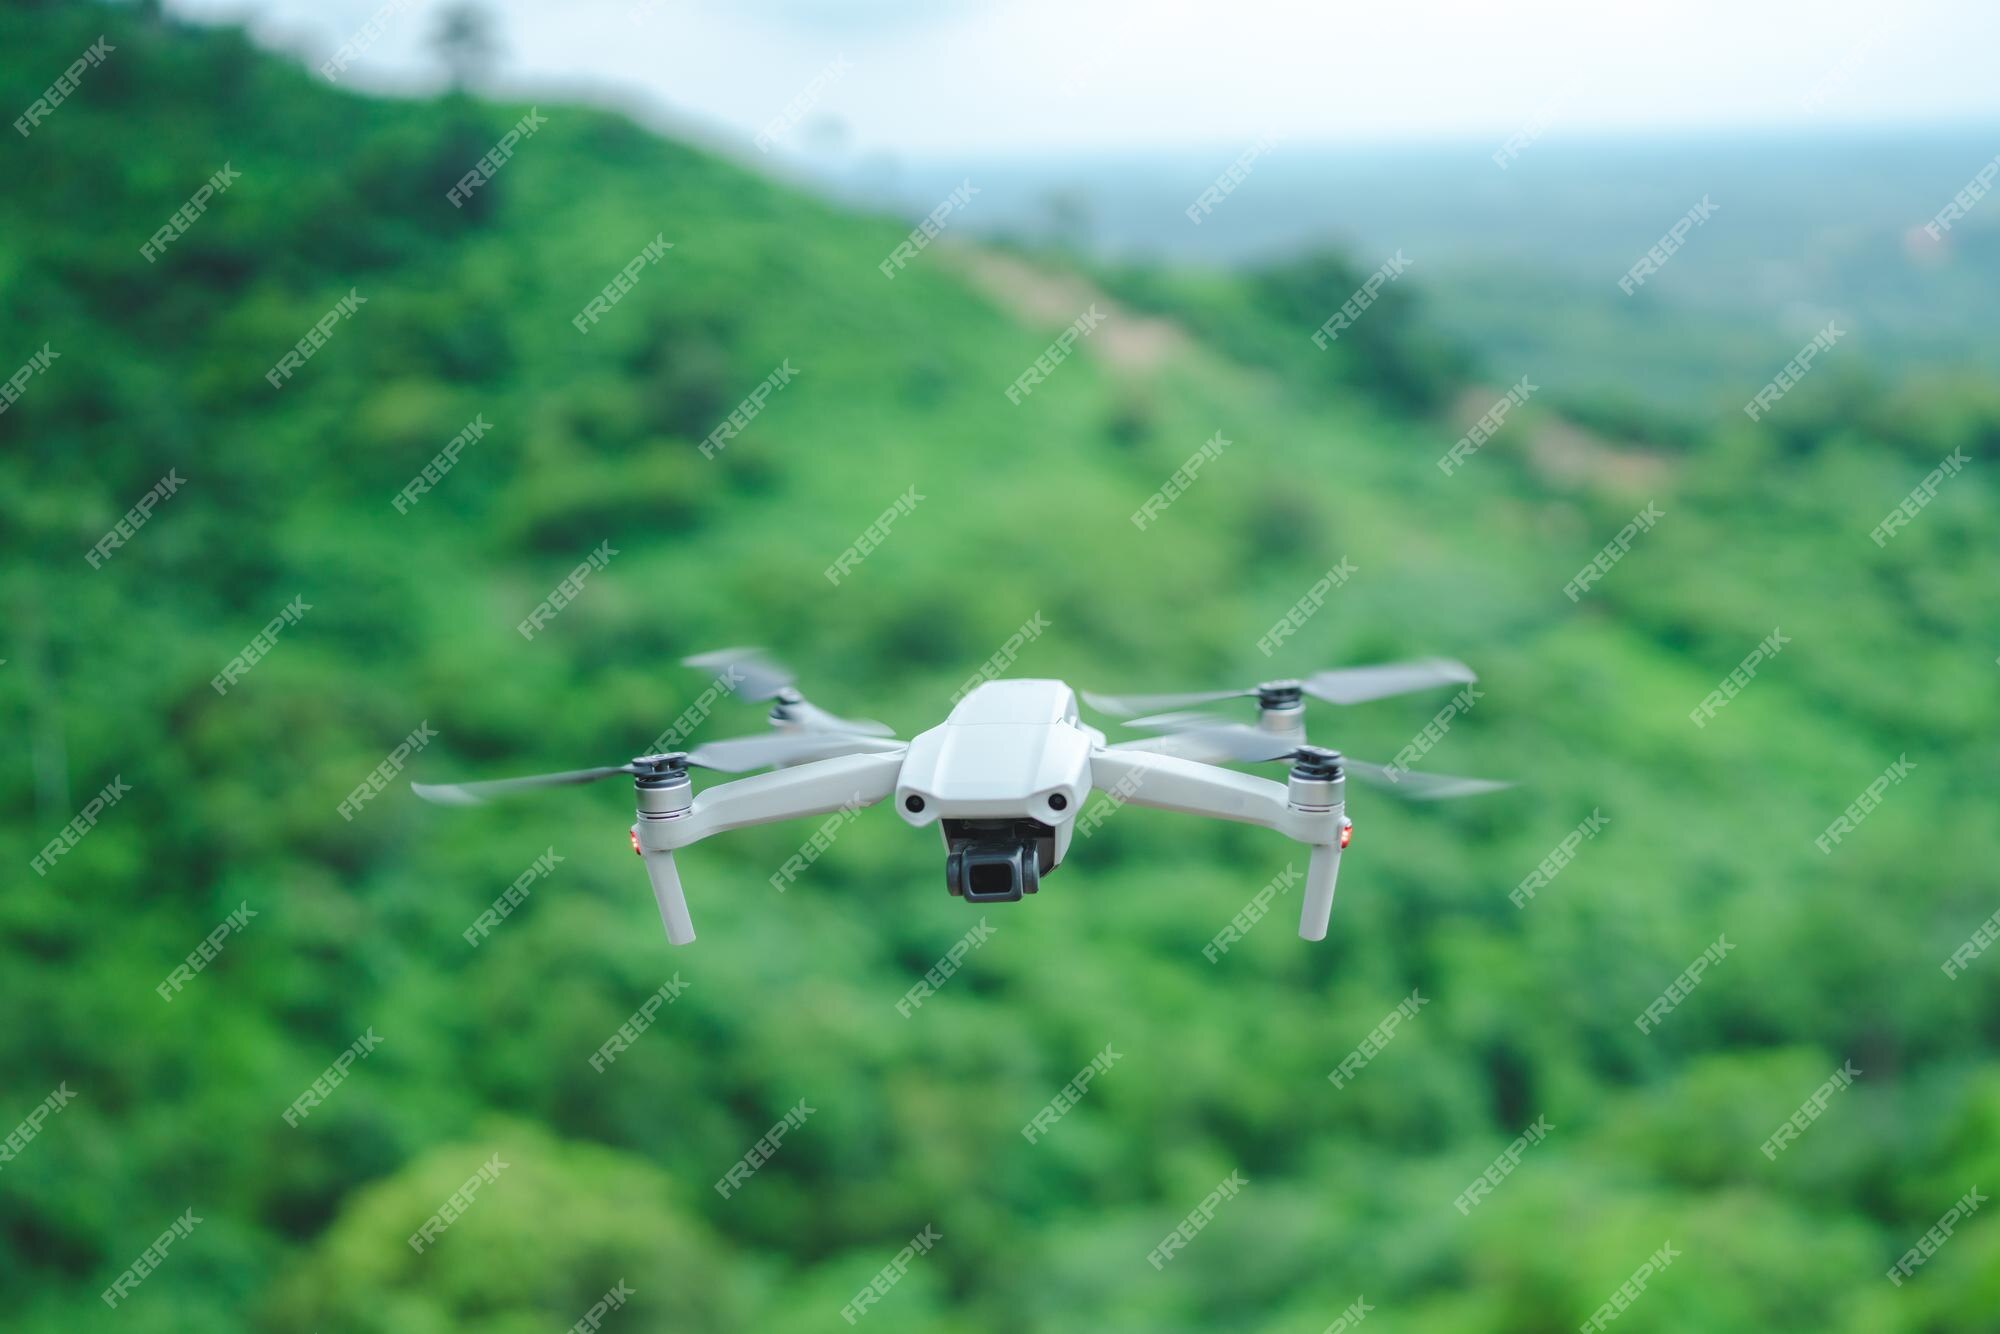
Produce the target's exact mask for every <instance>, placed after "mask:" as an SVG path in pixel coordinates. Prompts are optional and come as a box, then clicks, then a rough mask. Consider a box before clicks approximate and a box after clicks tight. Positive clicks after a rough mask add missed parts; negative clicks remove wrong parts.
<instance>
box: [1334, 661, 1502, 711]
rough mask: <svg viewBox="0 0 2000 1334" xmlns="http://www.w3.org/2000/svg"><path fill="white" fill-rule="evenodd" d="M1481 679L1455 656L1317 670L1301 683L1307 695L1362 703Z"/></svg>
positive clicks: (1338, 702)
mask: <svg viewBox="0 0 2000 1334" xmlns="http://www.w3.org/2000/svg"><path fill="white" fill-rule="evenodd" d="M1478 679H1479V677H1478V676H1477V675H1476V674H1475V673H1474V672H1473V670H1472V669H1471V668H1470V667H1468V666H1466V665H1465V664H1464V663H1462V662H1458V661H1456V660H1455V659H1452V658H1420V659H1418V660H1417V661H1415V662H1385V663H1381V664H1379V665H1377V666H1374V667H1337V668H1335V669H1334V670H1332V671H1330V672H1315V673H1313V674H1312V675H1311V676H1308V677H1307V678H1306V679H1305V680H1303V681H1301V682H1300V683H1299V685H1300V686H1301V688H1303V689H1304V690H1305V692H1306V693H1307V694H1308V695H1311V696H1312V697H1313V698H1315V699H1323V700H1325V701H1326V702H1327V703H1329V704H1359V703H1362V702H1363V701H1364V700H1371V699H1387V698H1388V697H1389V696H1391V695H1407V694H1409V693H1410V692H1412V691H1415V690H1428V689H1430V688H1431V687H1432V686H1442V685H1463V684H1464V683H1466V682H1468V681H1477V680H1478Z"/></svg>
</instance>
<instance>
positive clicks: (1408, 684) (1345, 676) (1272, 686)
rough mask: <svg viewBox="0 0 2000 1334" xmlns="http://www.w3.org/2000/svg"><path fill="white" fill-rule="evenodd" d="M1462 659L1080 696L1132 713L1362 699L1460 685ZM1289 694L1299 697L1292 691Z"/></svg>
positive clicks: (1464, 677) (1121, 714) (1469, 674)
mask: <svg viewBox="0 0 2000 1334" xmlns="http://www.w3.org/2000/svg"><path fill="white" fill-rule="evenodd" d="M1478 679H1479V678H1478V676H1477V675H1476V674H1474V672H1473V670H1472V669H1471V668H1470V667H1468V666H1466V665H1465V664H1464V663H1462V662H1459V661H1457V660H1456V659H1453V658H1418V659H1416V660H1415V661H1412V662H1385V663H1378V664H1376V665H1374V666H1372V667H1336V668H1335V669H1333V670H1332V671H1328V672H1315V673H1314V674H1313V675H1311V676H1308V677H1306V678H1304V679H1303V680H1297V681H1291V680H1286V681H1265V682H1262V683H1260V684H1258V685H1254V686H1251V687H1249V688H1248V689H1246V690H1197V691H1193V692H1190V693H1184V694H1178V695H1100V694H1097V693H1096V692H1094V691H1090V690H1086V691H1084V692H1083V698H1084V699H1085V701H1087V702H1088V703H1089V704H1090V706H1091V707H1092V708H1094V709H1096V710H1097V711H1098V712H1100V713H1108V714H1111V715H1112V716H1113V717H1117V718H1130V717H1133V716H1135V715H1138V714H1142V713H1152V712H1154V711H1156V710H1162V709H1184V708H1187V707H1188V706H1189V705H1191V704H1212V703H1214V702H1215V701H1217V700H1223V699H1242V698H1245V697H1248V696H1252V695H1264V694H1278V695H1283V694H1287V693H1290V692H1294V691H1304V692H1305V693H1306V694H1308V695H1311V696H1312V697H1313V698H1314V699H1323V700H1325V701H1326V702H1327V703H1329V704H1360V703H1362V702H1364V701H1366V700H1371V699H1386V698H1388V697H1389V696H1391V695H1407V694H1409V693H1410V692H1411V691H1413V690H1428V689H1430V688H1431V687H1432V686H1441V685H1462V684H1464V683H1466V682H1468V681H1476V680H1478ZM1293 698H1297V696H1296V695H1294V696H1293Z"/></svg>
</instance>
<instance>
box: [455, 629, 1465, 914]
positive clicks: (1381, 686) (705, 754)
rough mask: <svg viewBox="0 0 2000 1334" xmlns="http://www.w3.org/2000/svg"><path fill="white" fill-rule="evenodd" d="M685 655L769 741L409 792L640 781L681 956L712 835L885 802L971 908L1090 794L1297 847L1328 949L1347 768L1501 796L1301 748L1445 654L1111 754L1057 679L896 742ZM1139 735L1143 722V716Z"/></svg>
mask: <svg viewBox="0 0 2000 1334" xmlns="http://www.w3.org/2000/svg"><path fill="white" fill-rule="evenodd" d="M690 661H691V662H695V663H700V664H702V665H709V666H713V665H716V664H717V663H723V664H727V665H728V667H729V670H730V671H732V672H737V674H738V676H739V678H740V680H741V681H747V684H741V683H739V684H738V685H737V689H738V690H739V693H743V694H745V695H747V696H748V697H751V698H766V699H772V700H775V701H776V702H775V703H774V705H773V707H772V710H771V722H772V724H773V727H774V728H775V729H776V730H775V731H774V732H773V733H772V734H769V735H766V736H761V737H751V738H742V739H735V740H729V741H721V742H714V743H710V744H709V745H705V746H700V747H697V748H696V749H695V750H694V751H692V752H688V753H684V754H683V753H676V754H671V755H654V756H645V757H641V758H640V759H637V760H634V761H632V762H631V763H630V764H626V765H616V766H610V767H607V768H602V769H587V770H579V771H575V772H572V773H565V774H551V775H544V776H541V777H537V778H527V779H511V780H501V781H498V782H490V783H473V784H461V785H452V786H443V787H436V786H424V785H416V790H417V792H418V793H419V795H421V796H424V797H426V798H428V799H430V800H433V801H439V802H445V803H449V804H469V803H474V802H478V801H481V800H483V799H484V797H485V796H486V795H487V794H489V793H492V792H498V791H500V790H504V789H511V788H517V787H532V786H548V785H552V784H561V783H576V782H588V781H592V780H594V779H597V778H604V777H609V776H611V775H612V774H621V773H622V774H630V775H632V777H633V782H634V787H635V790H636V793H637V802H638V820H637V822H636V823H635V824H634V825H633V828H632V845H633V849H634V851H636V852H638V853H639V855H640V857H641V858H642V859H643V860H644V862H645V866H646V873H647V876H648V877H649V878H650V879H651V881H652V885H653V895H654V898H655V899H656V900H657V902H658V904H659V909H660V918H661V920H662V922H664V923H665V925H666V931H667V939H668V940H669V941H671V942H672V943H673V944H675V945H686V944H688V943H690V942H691V941H693V940H694V924H693V921H692V919H691V918H690V917H689V915H688V907H687V896H686V894H685V893H684V891H683V890H682V887H681V877H680V868H679V866H678V865H677V863H676V861H675V854H676V853H678V852H680V851H681V850H682V849H683V848H687V847H689V846H691V845H693V844H695V843H699V842H700V841H701V840H703V839H705V838H711V837H713V836H714V835H716V834H723V833H727V832H729V831H730V830H732V829H742V828H744V827H746V826H749V825H758V824H767V823H770V822H773V821H778V820H791V819H797V818H801V817H806V816H813V815H824V814H828V813H830V812H834V811H843V810H844V811H853V810H856V809H859V808H860V807H863V806H872V805H874V804H876V803H877V802H880V801H883V800H889V799H893V801H894V804H895V809H896V813H897V814H898V815H900V816H901V817H902V819H903V821H904V823H906V824H909V825H911V826H913V827H917V828H923V827H926V826H936V827H937V828H938V830H939V833H940V836H941V838H942V840H943V842H944V846H945V853H946V884H947V887H948V888H949V889H950V891H951V892H952V893H953V894H954V895H958V896H960V897H963V898H965V899H966V900H968V901H970V902H974V903H997V902H1011V901H1015V900H1019V899H1020V898H1022V896H1023V895H1025V894H1033V893H1036V892H1037V891H1038V890H1039V888H1040V882H1041V879H1042V877H1043V876H1046V875H1047V874H1048V873H1049V872H1050V871H1052V870H1054V869H1055V868H1056V866H1057V865H1059V864H1060V863H1061V861H1062V859H1063V857H1064V855H1065V854H1066V853H1067V852H1068V851H1069V849H1070V845H1071V841H1072V837H1073V835H1074V834H1075V831H1076V821H1077V817H1078V815H1079V814H1080V813H1081V812H1082V811H1083V810H1084V807H1085V803H1086V801H1087V800H1088V799H1089V797H1090V794H1091V792H1092V791H1101V792H1105V793H1107V794H1109V795H1110V797H1111V799H1112V801H1114V802H1115V803H1116V804H1118V805H1126V804H1129V805H1135V806H1149V807H1154V808H1157V809H1160V810H1168V811H1178V812H1181V813H1183V814H1188V815H1204V816H1209V817H1211V818H1213V819H1218V820H1232V821H1236V822H1239V823H1242V824H1251V825H1258V826H1261V827H1263V828H1266V829H1269V830H1272V831H1273V832H1275V833H1277V834H1280V835H1282V836H1283V837H1285V838H1289V839H1292V840H1294V841H1295V842H1298V843H1302V844H1304V845H1305V846H1306V847H1307V848H1308V849H1309V850H1310V857H1309V861H1308V866H1307V871H1306V881H1305V893H1304V901H1303V903H1302V904H1301V907H1300V911H1299V935H1300V936H1301V937H1303V938H1304V939H1306V940H1322V939H1324V938H1325V937H1326V928H1327V920H1328V917H1329V916H1330V914H1331V913H1332V910H1333V889H1334V881H1335V879H1336V877H1337V876H1338V874H1339V871H1340V854H1341V849H1343V848H1345V847H1346V846H1347V842H1348V838H1349V836H1350V834H1351V832H1352V828H1353V826H1352V824H1351V822H1350V821H1349V820H1348V818H1347V814H1346V800H1345V786H1346V784H1345V777H1346V774H1347V773H1348V772H1354V773H1356V774H1357V775H1359V776H1361V777H1364V778H1368V779H1370V780H1371V781H1383V782H1386V783H1388V784H1390V785H1400V784H1403V783H1405V782H1408V783H1409V786H1407V787H1403V789H1402V791H1403V795H1406V796H1413V797H1419V798H1425V797H1439V796H1457V795H1464V794H1467V793H1470V792H1476V791H1485V790H1489V789H1491V788H1494V787H1499V786H1504V784H1496V783H1488V782H1485V781H1483V780H1476V779H1444V778H1440V777H1437V776H1433V775H1411V774H1409V773H1408V772H1407V771H1404V772H1403V773H1402V774H1401V775H1400V776H1398V775H1397V774H1396V773H1395V772H1394V771H1392V770H1388V769H1384V768H1382V767H1381V766H1376V765H1368V764H1365V763H1364V762H1362V761H1358V760H1349V759H1345V758H1343V757H1342V756H1340V755H1339V754H1338V753H1337V752H1334V751H1330V750H1324V749H1320V748H1318V747H1314V746H1309V745H1306V744H1305V731H1304V709H1303V707H1302V704H1301V700H1300V694H1301V690H1303V691H1304V692H1305V693H1309V694H1312V695H1314V696H1315V697H1317V698H1322V699H1331V700H1333V701H1334V702H1340V703H1346V702H1354V701H1356V700H1359V699H1371V698H1379V697H1381V696H1383V695H1387V694H1396V693H1402V692H1404V691H1407V690H1411V689H1417V688H1420V687H1422V686H1426V685H1436V684H1440V683H1442V682H1444V681H1447V680H1454V681H1455V680H1470V679H1471V673H1470V672H1469V671H1468V670H1467V669H1465V668H1464V667H1463V666H1462V665H1460V664H1457V663H1452V662H1449V661H1447V660H1442V659H1437V660H1427V661H1425V662H1421V663H1412V664H1400V665H1397V666H1395V667H1387V668H1383V667H1371V668H1350V669H1346V670H1345V671H1341V672H1328V673H1321V674H1320V675H1319V676H1317V677H1313V678H1309V679H1308V680H1307V681H1305V682H1299V681H1283V682H1272V683H1266V684H1265V685H1263V686H1259V687H1255V688H1253V689H1251V690H1245V691H1227V692H1215V693H1212V694H1210V695H1205V696H1202V697H1199V698H1201V699H1208V698H1222V697H1233V696H1247V695H1255V696H1256V697H1257V698H1258V702H1259V705H1260V708H1259V717H1258V726H1257V727H1256V728H1249V727H1237V726H1230V725H1227V724H1224V723H1222V722H1221V721H1220V720H1217V719H1213V718H1207V717H1203V716H1200V715H1192V716H1191V715H1166V716H1164V717H1162V718H1159V719H1155V720H1152V725H1154V726H1165V727H1170V728H1177V729H1179V730H1175V731H1170V732H1168V733H1167V734H1164V735H1160V736H1154V737H1148V738H1146V739H1143V740H1138V741H1129V742H1122V743H1116V744H1114V743H1110V742H1107V741H1106V739H1105V736H1104V733H1102V732H1100V731H1098V730H1097V729H1096V728H1094V727H1091V726H1089V725H1088V724H1086V723H1085V722H1084V721H1083V720H1082V718H1081V717H1080V716H1079V714H1078V711H1077V694H1076V692H1075V691H1074V690H1072V689H1071V688H1070V687H1069V686H1067V685H1065V684H1064V683H1063V682H1061V681H1051V680H1004V681H989V682H987V683H985V684H983V685H981V686H979V687H977V688H976V689H974V690H972V691H971V692H970V693H968V694H967V695H966V696H965V697H964V698H963V699H961V700H960V701H959V702H958V704H957V705H956V707H954V708H953V709H952V711H951V714H950V716H948V717H947V718H946V719H945V720H944V722H942V723H940V724H939V725H938V726H936V727H933V728H931V729H930V730H929V731H927V732H923V733H921V734H919V735H918V736H916V737H915V738H913V739H912V740H909V741H899V740H896V739H894V738H893V737H888V736H881V735H875V734H874V733H879V732H884V731H886V730H887V729H886V728H883V727H881V725H880V724H871V723H860V722H849V721H847V720H844V719H841V718H838V717H835V716H834V715H832V714H829V713H827V712H825V711H824V710H822V709H819V708H817V707H816V706H813V705H811V704H809V703H807V702H806V701H805V699H804V697H803V696H801V695H800V694H799V693H798V691H796V690H795V689H792V688H791V685H790V679H791V678H790V676H789V674H788V673H786V672H784V670H783V669H782V668H779V667H777V666H776V664H774V663H771V662H770V661H769V660H768V659H765V658H762V657H761V656H756V655H755V651H754V650H740V649H738V650H725V651H724V652H723V653H720V654H714V655H709V656H708V657H707V658H701V659H690ZM739 668H740V669H741V670H739ZM1088 698H1089V699H1090V701H1091V703H1093V704H1094V705H1095V706H1096V707H1098V708H1099V709H1101V710H1103V711H1106V712H1112V713H1130V712H1136V711H1138V710H1139V709H1140V708H1143V707H1145V706H1147V705H1156V704H1161V703H1167V704H1172V703H1178V702H1183V701H1185V700H1186V699H1188V698H1190V697H1179V696H1154V697H1127V698H1120V697H1109V696H1097V695H1091V696H1088ZM1140 725H1146V724H1145V723H1144V721H1143V720H1142V723H1141V724H1140ZM1197 757H1199V758H1197ZM1209 759H1217V760H1235V761H1245V762H1255V761H1261V760H1275V759H1289V760H1291V761H1293V765H1292V770H1291V773H1290V776H1289V780H1288V781H1287V782H1284V783H1278V782H1273V781H1271V780H1269V779H1265V778H1258V777H1255V776H1254V775H1251V774H1246V773H1241V772H1238V771H1236V770H1233V769H1225V768H1222V767H1220V765H1219V764H1215V763H1209V762H1207V760H1209ZM690 765H693V766H695V767H698V768H711V769H723V770H730V769H734V770H739V771H740V770H742V769H746V768H753V767H760V766H763V765H776V766H779V767H776V768H774V769H773V770H772V771H771V772H769V773H762V774H757V775H755V776H753V777H749V778H741V779H737V780H735V781H732V782H727V783H721V784H718V785H716V786H713V787H709V788H707V789H705V790H704V791H702V792H701V793H700V794H699V795H696V794H695V792H694V787H693V783H692V781H691V780H690V779H689V777H688V767H689V766H690ZM1412 780H1418V781H1412Z"/></svg>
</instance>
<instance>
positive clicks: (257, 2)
mask: <svg viewBox="0 0 2000 1334" xmlns="http://www.w3.org/2000/svg"><path fill="white" fill-rule="evenodd" d="M444 3H445V0H168V7H169V8H170V9H172V10H175V11H177V12H179V13H181V14H183V15H187V16H190V17H196V18H206V19H231V18H240V19H247V20H248V21H249V22H250V23H251V25H252V27H253V30H254V31H255V32H256V33H257V34H258V36H259V37H260V39H261V40H264V41H265V42H266V43H267V44H270V45H273V46H277V47H281V48H283V49H288V50H295V51H299V52H301V53H302V54H305V55H307V56H308V57H309V58H310V61H311V63H312V64H314V65H315V66H317V65H318V64H319V63H320V62H321V61H323V60H325V59H326V58H327V57H329V56H331V55H333V54H334V53H335V52H336V51H337V50H338V49H339V48H340V46H341V44H342V43H344V42H346V43H351V44H353V45H354V46H356V47H365V50H361V51H359V53H358V54H356V55H355V56H354V57H353V59H352V61H351V63H350V64H349V65H348V67H347V68H346V69H344V70H341V71H338V72H337V78H338V80H339V81H340V82H342V83H345V84H349V85H352V86H357V87H362V88H368V89H385V88H399V87H419V88H421V87H428V86H435V84H436V81H437V70H438V65H437V61H436V59H435V57H434V56H433V54H432V53H431V51H430V49H429V45H428V39H429V36H430V34H431V32H432V31H433V30H434V28H435V27H436V24H437V18H438V11H439V10H440V9H441V8H442V7H443V5H444ZM484 8H485V9H486V10H487V11H488V12H489V13H490V14H491V16H492V18H493V20H494V24H495V27H496V29H497V33H498V36H499V39H500V47H501V54H500V58H499V61H498V63H497V66H496V69H495V72H494V75H493V78H492V87H493V90H494V91H496V92H499V93H502V94H504V95H510V96H511V95H520V96H523V97H526V98H533V97H536V96H547V97H550V98H551V99H552V100H553V99H554V98H555V97H556V96H558V95H560V96H562V97H564V98H575V97H578V96H584V97H588V98H589V99H591V100H594V101H599V102H605V103H611V104H616V105H621V106H627V107H630V108H632V109H633V110H635V111H636V112H638V113H639V114H640V115H641V117H642V118H644V119H647V120H649V121H652V122H654V123H657V124H664V125H669V126H673V127H676V128H679V129H681V130H682V131H683V132H689V133H696V134H698V135H699V136H700V137H704V138H707V139H710V140H712V141H717V142H723V143H729V144H734V145H736V146H737V147H739V148H740V149H742V150H743V151H746V152H764V153H768V154H769V155H770V156H771V157H772V159H773V161H774V163H782V162H784V161H786V160H794V161H799V162H810V161H815V160H819V161H824V160H825V159H827V158H829V157H847V158H850V159H861V158H866V157H870V156H886V157H890V158H901V159H919V158H936V157H940V156H953V155H960V154H963V155H977V156H1011V155H1021V156H1029V157H1049V156H1064V155H1081V154H1091V153H1101V152H1107V151H1124V150H1168V151H1172V150H1184V149H1188V148H1195V147H1211V146H1214V147H1227V146H1231V145H1235V146H1237V147H1239V148H1240V147H1246V146H1248V145H1250V144H1252V143H1254V142H1256V141H1258V140H1260V139H1265V138H1270V139H1274V140H1278V141H1282V142H1289V143H1295V144H1315V145H1326V146H1347V145H1359V144H1370V143H1385V142H1406V141H1409V140H1413V139H1414V140H1423V139H1485V140H1490V141H1492V142H1493V143H1494V144H1495V145H1496V146H1498V145H1499V144H1500V143H1502V142H1503V141H1505V140H1506V139H1507V138H1508V137H1509V136H1510V135H1514V134H1517V133H1519V132H1521V131H1522V130H1523V129H1524V128H1529V127H1537V126H1539V127H1545V129H1544V131H1543V132H1547V133H1561V134H1565V135H1569V134H1605V133H1614V134H1615V133H1623V132H1633V131H1641V132H1650V133H1657V132H1678V131H1693V132H1713V131H1718V130H1731V129H1738V128H1758V129H1765V128H1807V129H1810V128H1845V127H1851V126H1866V127H1870V128H1875V129H1888V130H1894V129H1895V128H1898V127H1903V126H1915V125H1922V124H1932V123H1938V122H1950V123H1957V124H1964V123H1968V122H1971V123H1987V124H1994V125H1996V126H2000V77H1996V76H1995V74H1994V72H1993V60H1994V54H1995V51H1996V49H2000V40H1996V39H2000V0H1896V2H1895V3H1882V2H1881V0H1872V2H1864V0H1810V2H1809V3H1799V2H1798V0H1674V2H1673V3H1664V2H1662V0H1506V2H1505V3H1501V2H1499V0H1376V3H1372V4H1369V3H1325V4H1313V3H1303V2H1302V0H1290V2H1281V0H1217V2H1212V3H1187V2H1185V0H1144V2H1143V3H1142V2H1141V0H1122V2H1114V0H1013V2H1012V3H1000V2H999V0H958V2H957V3H953V2H952V0H818V2H817V3H815V2H814V0H766V2H765V3H754V2H752V0H744V2H742V3H736V2H731V3H709V4H691V3H686V2H685V0H561V2H557V0H545V2H544V3H531V0H490V2H489V3H487V4H485V5H484ZM376 16H379V17H376ZM371 17H376V21H375V22H374V23H373V24H372V26H371ZM371 34H372V35H371ZM1996 147H2000V145H1996Z"/></svg>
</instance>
